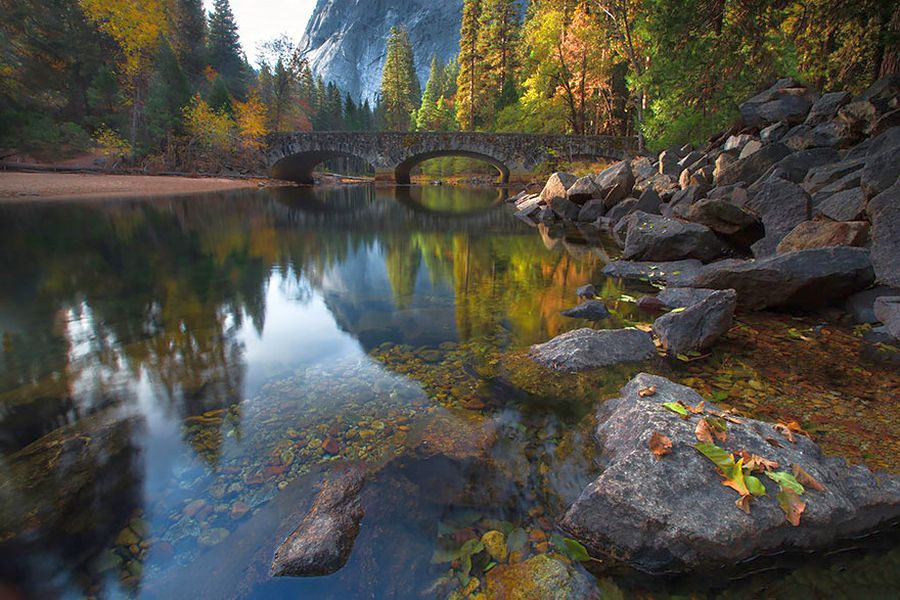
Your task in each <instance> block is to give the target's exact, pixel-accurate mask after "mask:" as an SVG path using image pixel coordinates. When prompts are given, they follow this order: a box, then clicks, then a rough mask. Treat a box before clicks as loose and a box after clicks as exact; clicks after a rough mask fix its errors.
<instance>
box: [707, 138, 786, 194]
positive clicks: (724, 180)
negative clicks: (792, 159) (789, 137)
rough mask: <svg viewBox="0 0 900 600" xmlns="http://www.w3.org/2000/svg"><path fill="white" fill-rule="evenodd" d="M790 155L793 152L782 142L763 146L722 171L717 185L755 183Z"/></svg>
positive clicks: (717, 179)
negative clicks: (741, 182)
mask: <svg viewBox="0 0 900 600" xmlns="http://www.w3.org/2000/svg"><path fill="white" fill-rule="evenodd" d="M790 153H791V150H790V149H789V148H788V147H787V146H785V145H784V144H782V143H781V142H776V143H774V144H768V145H766V146H763V147H762V148H761V149H760V150H758V151H757V152H754V153H753V154H751V155H750V156H748V157H747V158H742V159H740V160H737V161H735V162H733V163H731V164H730V165H728V166H727V167H725V168H724V169H722V171H721V172H720V173H719V176H718V177H717V178H716V185H731V184H734V183H738V182H740V181H743V182H745V183H748V184H750V183H753V182H754V181H756V180H757V179H759V178H760V177H762V176H763V174H765V173H766V171H768V170H769V168H770V167H771V166H772V165H774V164H775V163H777V162H778V161H780V160H781V159H783V158H784V157H785V156H787V155H789V154H790Z"/></svg>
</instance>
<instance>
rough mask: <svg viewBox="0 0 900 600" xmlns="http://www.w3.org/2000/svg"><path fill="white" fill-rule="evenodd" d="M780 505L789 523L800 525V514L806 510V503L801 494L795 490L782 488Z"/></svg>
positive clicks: (779, 498)
mask: <svg viewBox="0 0 900 600" xmlns="http://www.w3.org/2000/svg"><path fill="white" fill-rule="evenodd" d="M778 506H780V507H781V510H783V511H784V516H785V518H786V519H787V521H788V523H790V524H791V525H793V526H794V527H797V526H798V525H800V515H801V514H803V511H804V510H806V503H805V502H803V500H801V499H800V496H799V495H798V494H797V492H795V491H794V490H791V489H788V488H784V487H783V488H781V491H780V492H778Z"/></svg>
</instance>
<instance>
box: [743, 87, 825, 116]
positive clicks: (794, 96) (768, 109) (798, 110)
mask: <svg viewBox="0 0 900 600" xmlns="http://www.w3.org/2000/svg"><path fill="white" fill-rule="evenodd" d="M817 99H818V98H817V96H816V93H815V92H814V91H812V90H810V89H808V88H806V87H805V86H803V85H802V84H800V83H798V82H797V81H795V80H793V79H790V78H784V79H779V80H778V81H777V82H776V83H775V85H773V86H772V87H770V88H769V89H767V90H765V91H764V92H761V93H759V94H757V95H756V96H753V97H752V98H750V99H749V100H747V101H746V102H743V103H742V104H741V105H740V106H738V110H739V111H740V113H741V119H743V121H744V124H745V125H747V126H748V127H765V126H766V125H771V124H772V123H777V122H779V121H784V122H786V123H802V122H803V121H804V120H805V119H806V116H807V114H808V113H809V110H810V108H812V106H813V104H814V103H815V102H816V100H817Z"/></svg>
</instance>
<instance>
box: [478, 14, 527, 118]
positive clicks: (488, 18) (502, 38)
mask: <svg viewBox="0 0 900 600" xmlns="http://www.w3.org/2000/svg"><path fill="white" fill-rule="evenodd" d="M520 28H521V24H520V23H519V9H518V6H517V4H516V1H515V0H484V4H483V7H482V12H481V23H480V36H479V40H478V43H477V47H478V49H479V50H478V54H479V56H480V57H481V60H482V61H483V64H484V66H483V81H484V89H485V97H486V100H487V102H486V103H485V104H483V105H482V107H483V108H484V109H485V111H486V115H485V118H486V119H487V120H492V115H490V114H489V113H490V111H491V109H492V108H496V109H502V108H503V107H504V106H508V105H509V104H512V103H513V102H515V100H516V97H515V81H514V77H515V68H516V66H517V65H516V62H517V61H516V55H515V49H516V46H517V42H518V38H519V33H520Z"/></svg>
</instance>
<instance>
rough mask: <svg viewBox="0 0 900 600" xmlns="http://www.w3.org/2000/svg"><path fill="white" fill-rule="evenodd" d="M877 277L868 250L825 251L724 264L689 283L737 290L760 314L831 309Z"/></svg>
mask: <svg viewBox="0 0 900 600" xmlns="http://www.w3.org/2000/svg"><path fill="white" fill-rule="evenodd" d="M874 279H875V277H874V273H873V271H872V263H871V262H870V261H869V256H868V253H867V252H866V251H865V250H864V249H862V248H823V249H817V250H800V251H797V252H788V253H786V254H779V255H777V256H772V257H769V258H765V259H761V260H723V261H720V262H717V263H713V264H711V265H707V266H705V267H703V268H702V269H701V270H700V271H699V272H698V273H697V274H696V275H695V276H694V277H692V278H691V279H690V280H689V281H687V282H685V283H684V284H683V285H686V286H688V287H698V288H712V289H717V290H725V289H734V290H736V291H737V294H738V303H739V304H740V305H742V306H745V307H747V308H751V309H757V310H758V309H764V308H771V307H776V306H791V307H795V308H810V307H817V306H823V305H827V304H829V303H832V302H836V301H838V300H842V299H844V298H846V297H847V296H849V295H850V294H852V293H854V292H857V291H859V290H862V289H865V288H866V287H868V286H869V285H871V284H872V283H873V281H874Z"/></svg>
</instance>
